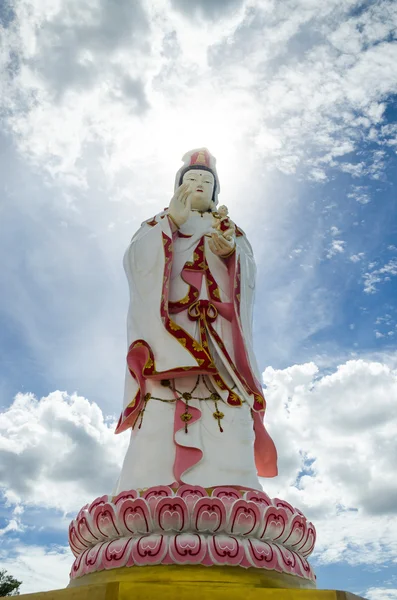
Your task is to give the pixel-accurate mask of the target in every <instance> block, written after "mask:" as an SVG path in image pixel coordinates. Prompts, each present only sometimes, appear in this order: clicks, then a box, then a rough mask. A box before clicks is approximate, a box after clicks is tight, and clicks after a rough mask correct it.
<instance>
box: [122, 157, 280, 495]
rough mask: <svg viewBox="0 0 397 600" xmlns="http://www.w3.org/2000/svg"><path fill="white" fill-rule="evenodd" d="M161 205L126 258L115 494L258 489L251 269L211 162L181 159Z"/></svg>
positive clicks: (266, 442) (264, 452)
mask: <svg viewBox="0 0 397 600" xmlns="http://www.w3.org/2000/svg"><path fill="white" fill-rule="evenodd" d="M182 160H183V166H182V168H181V169H180V170H179V171H178V173H177V175H176V180H175V193H174V196H173V197H172V199H171V201H170V204H169V207H168V208H166V209H165V210H164V211H162V212H161V213H159V214H157V215H156V216H155V217H153V218H151V219H149V220H148V221H146V222H144V223H143V224H142V226H141V227H140V229H139V230H138V231H137V233H136V234H135V235H134V237H133V238H132V241H131V243H130V245H129V247H128V249H127V251H126V254H125V257H124V267H125V271H126V274H127V278H128V283H129V287H130V294H131V303H130V308H129V313H128V346H129V350H128V356H127V367H128V368H127V373H126V382H125V397H124V410H123V412H122V415H121V417H120V421H119V423H118V426H117V432H120V431H124V430H126V429H128V428H130V429H131V441H130V446H129V449H128V451H127V454H126V457H125V460H124V465H123V468H122V472H121V476H120V478H119V481H118V484H117V488H116V490H115V493H119V492H121V491H123V490H129V489H143V488H147V487H149V486H153V485H171V484H174V483H176V484H179V485H180V484H182V483H190V484H195V485H201V486H203V487H205V488H208V487H211V486H215V485H232V486H238V487H239V488H254V489H257V488H258V487H260V486H259V482H258V475H259V476H261V477H273V476H274V475H276V474H277V466H276V463H277V455H276V449H275V447H274V444H273V442H272V440H271V438H270V436H269V435H268V433H267V432H266V429H265V427H264V425H263V416H264V411H265V399H264V397H263V391H262V385H261V374H260V372H259V370H258V367H257V365H256V361H255V357H254V353H253V346H252V325H251V319H252V305H253V297H254V287H255V263H254V257H253V254H252V249H251V246H250V244H249V242H248V240H247V238H246V235H245V234H244V232H243V231H242V230H241V229H239V228H238V227H236V226H235V225H234V223H233V222H232V221H231V220H230V219H229V217H228V209H227V207H226V206H221V207H220V208H219V209H218V211H216V206H217V201H218V200H217V199H218V194H219V191H220V186H219V180H218V175H217V171H216V166H215V158H214V157H213V156H212V155H211V154H210V153H209V152H208V150H206V149H205V148H202V149H199V150H193V151H191V152H188V153H187V154H185V156H184V157H183V159H182Z"/></svg>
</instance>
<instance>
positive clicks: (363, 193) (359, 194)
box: [347, 185, 371, 204]
mask: <svg viewBox="0 0 397 600" xmlns="http://www.w3.org/2000/svg"><path fill="white" fill-rule="evenodd" d="M351 189H352V191H351V192H350V193H349V194H347V197H348V198H354V200H357V202H359V203H360V204H368V203H369V202H371V196H370V194H369V188H368V186H364V185H352V188H351Z"/></svg>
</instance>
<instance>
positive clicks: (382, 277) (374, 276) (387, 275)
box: [363, 258, 397, 294]
mask: <svg viewBox="0 0 397 600" xmlns="http://www.w3.org/2000/svg"><path fill="white" fill-rule="evenodd" d="M374 266H376V265H375V264H371V265H368V267H369V269H371V270H370V271H368V272H367V273H364V275H363V279H364V292H365V293H366V294H376V292H377V291H378V284H380V283H385V282H387V281H390V279H391V277H394V276H395V275H397V259H395V258H392V259H390V260H389V261H388V262H387V263H386V264H385V265H383V267H380V268H379V269H374V268H373V267H374Z"/></svg>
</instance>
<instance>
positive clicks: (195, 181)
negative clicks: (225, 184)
mask: <svg viewBox="0 0 397 600" xmlns="http://www.w3.org/2000/svg"><path fill="white" fill-rule="evenodd" d="M182 182H183V183H188V184H189V187H190V191H191V194H192V195H191V207H192V208H194V209H195V210H200V211H201V212H204V211H206V210H210V209H211V208H212V206H213V195H214V185H215V177H214V175H213V174H212V173H211V171H210V170H209V169H202V168H201V169H189V170H188V171H186V172H185V173H184V175H183V177H182Z"/></svg>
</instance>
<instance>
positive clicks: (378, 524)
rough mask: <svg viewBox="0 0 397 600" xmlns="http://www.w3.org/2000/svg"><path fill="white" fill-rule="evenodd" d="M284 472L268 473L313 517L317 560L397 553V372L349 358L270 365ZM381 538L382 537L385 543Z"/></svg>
mask: <svg viewBox="0 0 397 600" xmlns="http://www.w3.org/2000/svg"><path fill="white" fill-rule="evenodd" d="M264 381H265V384H266V386H267V390H266V396H267V400H268V406H269V409H268V423H269V424H270V426H271V434H272V436H273V438H274V440H275V442H276V445H277V448H278V452H279V459H280V469H279V470H280V475H279V476H278V477H277V478H275V479H274V480H263V485H264V487H265V490H266V491H267V492H268V493H271V495H277V496H281V497H285V498H286V499H287V500H289V501H290V502H291V503H292V504H295V505H296V506H298V507H300V508H301V509H302V510H303V512H304V513H305V514H307V515H308V516H309V517H310V518H312V519H313V522H314V523H315V524H316V527H317V530H318V544H317V554H316V560H317V561H318V562H320V563H323V564H328V563H331V562H335V561H340V560H344V561H347V562H349V563H350V564H360V563H361V564H364V563H366V562H368V563H370V564H381V563H382V562H383V561H386V560H393V559H395V557H396V556H397V544H396V539H397V519H396V513H397V484H396V481H395V477H394V462H395V457H396V455H397V443H396V439H397V436H396V433H397V407H396V403H395V398H396V394H397V371H396V370H393V369H392V368H391V367H389V366H387V365H386V364H383V363H377V362H368V361H364V360H351V361H348V362H346V363H344V364H341V365H340V366H339V367H338V368H337V369H336V371H334V372H331V373H330V374H325V373H321V372H320V371H319V369H318V367H317V366H316V365H315V364H314V363H307V364H303V365H294V366H293V367H289V368H287V369H283V370H274V369H272V368H268V369H266V371H265V372H264ZM379 540H382V543H379Z"/></svg>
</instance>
